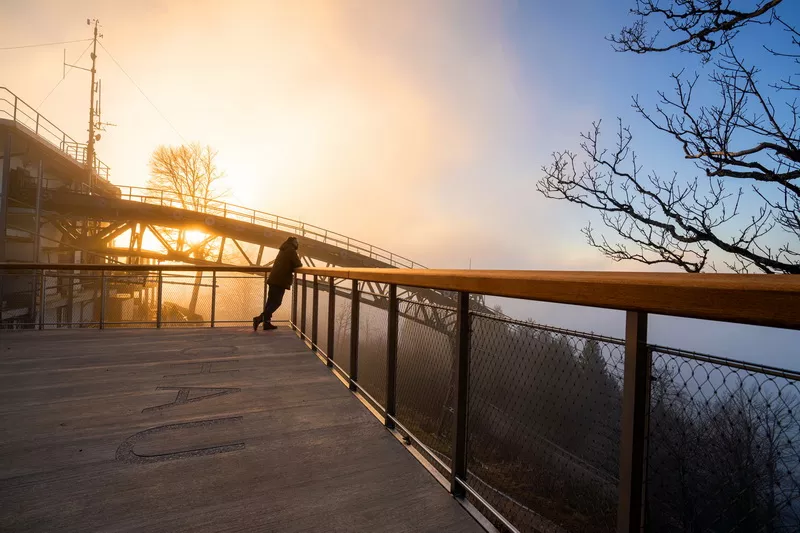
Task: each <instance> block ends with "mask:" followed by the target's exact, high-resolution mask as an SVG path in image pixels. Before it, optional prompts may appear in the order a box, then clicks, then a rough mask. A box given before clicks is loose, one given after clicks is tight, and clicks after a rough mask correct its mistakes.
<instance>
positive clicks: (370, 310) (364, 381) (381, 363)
mask: <svg viewBox="0 0 800 533" xmlns="http://www.w3.org/2000/svg"><path fill="white" fill-rule="evenodd" d="M363 289H364V290H361V291H360V295H359V302H360V303H359V305H360V307H359V315H358V383H359V385H361V387H363V388H364V390H366V392H367V393H368V394H369V395H370V396H372V397H373V398H374V399H375V400H376V401H377V402H378V403H379V404H380V406H381V407H386V348H387V344H386V343H387V336H386V332H387V328H388V324H389V312H388V309H389V307H388V305H389V296H388V295H389V293H388V287H386V286H385V285H384V284H378V283H373V284H370V286H367V287H363Z"/></svg>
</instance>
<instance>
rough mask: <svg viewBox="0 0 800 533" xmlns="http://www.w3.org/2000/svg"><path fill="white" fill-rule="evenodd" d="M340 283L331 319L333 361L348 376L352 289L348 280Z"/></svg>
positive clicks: (337, 287)
mask: <svg viewBox="0 0 800 533" xmlns="http://www.w3.org/2000/svg"><path fill="white" fill-rule="evenodd" d="M341 281H342V284H341V285H337V286H336V303H335V308H336V309H335V311H336V312H335V313H334V318H333V343H334V351H333V354H334V355H333V360H334V361H335V362H336V364H337V365H339V367H340V368H342V370H344V371H345V372H346V373H347V374H348V375H349V374H350V323H351V313H352V308H353V306H352V304H351V302H350V295H351V294H352V289H351V288H350V284H349V280H341Z"/></svg>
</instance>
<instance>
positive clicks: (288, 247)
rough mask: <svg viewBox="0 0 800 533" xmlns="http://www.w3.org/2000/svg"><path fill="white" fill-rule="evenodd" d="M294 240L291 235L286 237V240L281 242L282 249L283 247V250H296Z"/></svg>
mask: <svg viewBox="0 0 800 533" xmlns="http://www.w3.org/2000/svg"><path fill="white" fill-rule="evenodd" d="M292 240H293V239H292V238H291V237H290V238H288V239H286V240H285V241H284V242H283V244H281V248H280V249H281V250H294V249H295V247H294V244H293V243H292Z"/></svg>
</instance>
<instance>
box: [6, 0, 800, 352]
mask: <svg viewBox="0 0 800 533" xmlns="http://www.w3.org/2000/svg"><path fill="white" fill-rule="evenodd" d="M67 4H68V5H67ZM784 4H786V6H783V7H782V9H783V11H784V12H785V14H788V15H789V16H790V17H794V19H795V20H797V15H798V10H800V6H798V3H797V2H789V1H787V2H784ZM632 5H633V1H632V0H607V1H589V0H563V1H558V2H545V1H530V2H527V1H526V2H522V1H520V2H511V1H509V2H500V1H491V2H490V1H477V0H446V1H437V2H430V1H423V0H414V1H408V2H374V1H367V0H362V1H348V2H344V1H343V2H334V1H324V0H319V1H306V2H291V3H287V2H278V1H273V2H260V3H254V2H247V1H237V0H232V1H229V2H224V3H223V2H213V1H188V0H175V1H170V2H166V1H163V2H159V1H155V0H144V1H142V2H137V3H135V4H134V3H128V2H102V1H100V0H83V1H75V2H69V3H66V2H63V1H56V0H31V1H28V2H16V1H13V0H0V11H1V12H2V13H3V14H4V16H3V17H2V19H0V47H4V46H15V45H20V44H35V43H40V42H52V41H59V40H71V39H81V38H86V37H89V36H90V33H89V29H88V28H87V26H86V25H85V19H86V18H87V17H96V18H99V19H100V20H101V22H102V24H103V33H104V34H105V37H104V39H103V43H104V45H105V46H106V48H107V50H108V51H110V52H111V53H112V54H113V56H114V58H115V59H116V60H117V61H118V62H119V63H120V64H121V65H122V66H123V68H125V70H126V72H127V73H128V74H129V75H130V76H131V77H132V78H133V79H134V80H135V81H136V83H137V84H138V85H139V86H140V87H141V88H142V89H143V91H144V92H145V93H146V94H147V95H148V97H149V98H150V99H151V101H152V102H154V103H155V105H156V106H157V107H158V109H159V110H160V111H161V113H163V115H165V116H166V117H167V118H168V119H169V121H170V122H171V123H172V124H173V125H174V128H173V127H171V126H170V125H169V124H167V123H166V122H165V120H164V119H163V118H162V117H161V116H160V115H159V113H158V112H157V111H155V110H154V109H153V107H152V106H151V105H150V104H149V103H148V102H147V100H145V99H144V98H143V97H142V95H141V94H140V93H139V92H138V90H137V89H136V88H135V87H134V86H133V85H132V84H131V82H130V81H129V80H128V79H127V77H126V76H125V75H124V74H123V73H122V72H121V71H120V70H119V69H118V68H117V67H116V66H115V65H114V64H113V63H112V61H110V59H109V57H108V52H107V51H106V50H105V49H101V50H100V51H99V59H98V68H99V72H100V77H101V78H102V79H103V89H104V99H105V101H104V113H105V116H104V119H105V120H107V121H110V122H114V123H116V124H119V126H118V127H116V128H114V129H111V130H109V131H108V132H106V133H105V134H104V138H103V140H102V141H101V142H100V143H99V145H98V151H99V154H100V157H101V158H102V159H103V160H104V161H106V162H107V163H108V164H110V165H111V167H112V181H115V182H116V183H120V184H129V185H144V184H145V183H146V180H147V160H148V158H149V155H150V153H151V152H152V150H153V149H154V148H155V147H156V146H157V145H159V144H162V143H166V144H178V143H180V142H182V140H183V139H187V140H198V141H201V142H204V143H209V144H211V145H213V146H214V147H216V148H217V149H218V150H219V153H220V155H219V158H220V163H221V166H222V167H223V169H224V170H225V171H226V172H227V174H228V178H227V179H228V185H229V186H230V188H231V189H232V198H231V199H232V200H233V201H236V202H239V203H242V204H244V205H247V206H250V207H254V208H258V209H263V210H266V211H270V212H275V213H278V214H280V215H283V216H289V217H295V218H300V219H302V220H303V221H305V222H309V223H313V224H317V225H319V226H323V227H326V228H329V229H331V230H335V231H339V232H341V233H344V234H348V235H351V236H353V237H356V238H360V239H362V240H366V241H368V242H372V243H374V244H376V245H379V246H382V247H385V248H387V249H390V250H392V251H393V252H396V253H399V254H401V255H405V256H407V257H410V258H412V259H414V260H416V261H418V262H420V263H423V264H426V265H428V266H431V267H442V268H466V267H467V266H468V265H469V264H470V262H471V264H472V267H473V268H504V269H570V270H643V269H644V267H642V266H640V265H638V264H632V263H630V264H625V263H623V264H619V263H613V262H611V261H609V260H607V259H605V258H604V257H603V256H602V255H600V254H599V253H598V252H596V251H595V250H593V249H591V248H590V247H588V246H587V245H586V244H585V242H584V239H583V236H582V235H581V234H580V229H581V228H582V227H583V226H585V225H586V223H587V222H588V221H590V220H595V218H594V214H593V213H591V212H589V211H587V210H585V209H584V210H581V209H579V208H576V207H574V206H572V205H569V204H567V203H563V202H556V201H551V200H546V199H545V198H543V197H542V196H541V195H540V194H539V193H538V192H536V190H535V185H536V181H537V180H538V179H539V178H540V177H541V171H540V168H541V167H542V166H543V165H546V164H548V162H549V160H550V154H551V153H552V152H553V151H556V150H563V149H572V150H577V148H578V144H579V133H580V132H581V131H586V130H587V129H588V128H589V127H590V125H591V122H592V121H593V120H598V119H602V120H603V123H604V125H605V130H604V131H606V139H608V140H613V139H612V138H610V135H611V134H612V133H613V128H614V127H615V122H614V121H615V120H616V118H617V117H622V118H623V120H625V121H626V122H627V123H629V124H630V125H631V126H632V129H633V133H634V135H635V148H636V149H637V151H639V153H640V155H641V157H642V160H643V162H644V164H645V166H646V168H653V169H656V170H658V171H660V172H662V173H667V174H669V173H671V172H672V171H673V170H680V171H681V173H682V174H681V176H682V177H684V176H685V177H686V178H691V177H693V176H695V175H696V174H697V172H696V171H695V170H694V168H693V167H692V166H691V165H690V164H687V163H686V162H685V161H684V160H683V158H682V154H681V152H680V150H679V147H678V146H677V145H676V144H675V143H673V142H671V141H670V140H669V139H667V138H665V137H664V136H663V135H662V134H659V133H657V132H654V131H653V130H652V128H650V127H649V126H647V125H646V124H645V123H644V122H643V121H642V120H641V119H639V118H638V117H637V116H636V115H635V113H634V112H633V111H632V110H631V108H630V104H631V96H633V95H635V94H639V95H641V97H642V101H643V102H645V103H646V104H653V103H654V102H655V101H656V91H657V90H658V89H665V90H667V91H670V90H671V83H670V80H669V74H670V73H671V72H675V71H678V70H680V69H682V68H685V69H686V70H687V72H694V71H697V72H699V73H700V74H701V76H705V75H706V74H707V72H708V70H707V69H708V67H707V66H703V65H702V64H701V63H700V61H699V59H698V58H697V57H696V56H692V55H689V54H682V53H679V52H674V53H669V54H662V55H648V56H636V55H633V54H620V53H616V52H614V51H613V50H612V48H611V45H610V43H608V42H607V41H605V37H606V36H607V35H609V34H610V33H613V32H616V31H618V30H619V29H620V28H621V27H622V26H623V25H625V24H628V23H630V22H631V21H632V19H631V18H630V16H629V15H628V10H629V9H630V7H632ZM769 36H770V33H768V32H767V31H766V30H765V29H763V28H755V29H754V30H748V32H747V33H746V34H744V35H743V36H742V38H741V39H740V40H739V41H738V42H739V50H740V51H742V52H743V53H744V52H746V53H747V54H748V56H749V55H751V54H752V56H753V57H758V58H759V59H763V57H764V54H763V52H762V51H761V50H760V48H759V45H760V44H761V43H763V42H765V41H766V40H767V39H769V38H770V37H769ZM66 48H67V57H68V60H69V61H74V60H77V57H78V56H79V55H80V53H81V51H82V50H83V49H84V44H83V43H77V44H73V45H68V46H66ZM61 57H62V47H60V46H56V47H50V48H33V49H25V50H14V51H0V72H3V73H4V76H3V80H2V82H0V85H5V86H7V87H8V88H9V89H11V90H12V91H14V92H16V93H17V94H18V95H19V96H21V97H22V98H24V99H25V100H27V101H29V102H31V103H33V104H34V106H37V105H38V104H39V102H41V101H42V100H43V99H44V97H45V96H46V95H47V93H48V92H49V91H50V90H51V89H52V88H53V87H54V86H55V84H56V83H58V81H59V79H60V77H61ZM81 64H82V65H83V66H87V57H84V58H83V60H82V62H81ZM765 66H766V67H767V70H768V71H769V69H770V68H777V67H776V66H772V65H771V63H765ZM767 73H768V72H767ZM87 90H88V80H87V79H86V76H84V73H83V72H80V71H77V70H76V71H73V72H71V73H70V74H69V75H68V76H67V78H66V79H65V80H64V81H63V82H62V83H61V84H60V85H59V86H58V88H57V89H56V90H55V91H54V92H53V94H52V95H51V96H50V97H49V98H48V99H47V101H46V102H45V103H44V104H43V105H42V106H41V109H40V111H41V112H42V113H43V114H44V115H45V116H47V117H48V118H51V119H52V120H53V121H54V122H55V123H56V124H58V125H60V126H61V127H63V128H64V129H66V130H67V131H70V132H73V135H74V136H76V137H77V136H80V135H85V133H84V131H85V129H86V128H85V116H84V115H85V114H86V110H85V105H84V101H85V100H86V92H87ZM176 130H177V131H176ZM504 305H505V306H506V307H507V308H509V310H512V311H514V312H515V314H517V315H520V316H522V317H523V318H524V317H525V316H526V315H534V318H537V320H540V321H542V322H548V321H550V322H556V325H560V326H565V327H571V328H574V329H584V330H595V331H598V332H602V331H603V330H607V332H608V333H614V334H616V333H618V331H616V330H615V328H617V324H618V323H619V321H618V320H617V319H615V318H607V317H609V316H611V315H608V314H607V313H604V312H597V313H590V314H588V315H587V314H586V313H584V312H578V311H574V310H571V309H569V308H566V307H562V308H561V310H560V311H557V312H556V311H553V310H552V309H551V308H548V307H547V306H544V307H542V306H539V307H535V308H531V307H529V306H528V305H527V304H510V303H509V304H507V305H506V304H504ZM541 309H550V310H541ZM667 324H670V323H669V322H667ZM693 324H694V325H693V326H680V327H681V328H684V329H685V328H688V329H686V331H689V330H691V331H692V332H693V333H691V334H689V335H682V336H681V339H682V342H683V343H684V344H683V347H690V348H691V347H694V348H696V349H703V350H709V351H710V350H712V349H714V348H715V347H719V349H720V350H723V351H729V350H731V349H735V347H736V346H740V347H741V346H745V345H748V342H749V341H747V339H751V338H752V337H753V334H752V332H751V330H749V329H747V328H740V327H733V328H731V327H725V328H721V329H720V328H717V329H713V328H712V329H711V330H709V329H708V328H707V327H706V326H704V325H702V323H699V322H695V323H693ZM660 327H661V326H659V325H658V324H655V325H654V328H656V329H654V331H656V330H657V329H658V328H660ZM676 327H677V326H676ZM664 328H666V329H669V328H667V326H664ZM617 330H618V328H617ZM714 332H716V333H714ZM756 337H757V338H763V341H759V342H763V343H766V344H765V346H766V348H765V352H769V353H787V352H790V351H792V349H790V348H789V346H791V343H790V344H787V342H790V341H787V340H786V339H787V338H788V337H786V336H785V335H784V334H779V335H772V334H767V333H764V334H763V335H756ZM737 338H739V339H740V341H739V342H737V341H735V339H737ZM709 339H710V340H709ZM731 339H734V341H732V340H731ZM773 339H778V340H777V341H774V342H778V344H777V345H771V344H769V343H772V342H773ZM659 342H661V341H659ZM743 351H745V352H750V351H752V350H749V349H748V350H743ZM794 352H795V353H796V350H794ZM741 356H748V357H749V355H747V354H742V355H741Z"/></svg>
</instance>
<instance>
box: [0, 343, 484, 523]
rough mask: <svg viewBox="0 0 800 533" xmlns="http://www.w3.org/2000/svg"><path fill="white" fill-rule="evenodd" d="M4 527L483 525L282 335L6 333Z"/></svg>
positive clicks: (0, 483)
mask: <svg viewBox="0 0 800 533" xmlns="http://www.w3.org/2000/svg"><path fill="white" fill-rule="evenodd" d="M0 432H2V433H1V435H2V439H0V530H2V531H101V530H102V531H148V532H149V531H170V532H173V531H186V530H192V531H390V532H402V531H409V532H411V531H413V532H418V531H457V532H470V531H482V529H481V528H480V527H479V526H478V524H477V523H476V522H475V521H474V520H473V519H472V517H471V516H470V515H469V514H468V513H467V512H466V511H464V510H463V509H462V508H461V507H460V506H459V505H458V504H457V503H456V502H455V500H453V499H452V498H451V497H450V495H449V494H448V493H447V491H446V490H445V489H443V488H442V487H441V485H439V484H438V483H437V482H436V480H434V479H433V477H431V475H430V474H429V473H428V472H426V471H425V469H424V468H423V467H422V465H420V464H419V463H418V462H417V461H416V460H415V459H414V458H413V457H412V456H411V454H410V453H408V451H407V450H405V449H404V448H403V445H402V444H401V443H400V442H398V441H397V440H396V439H395V438H394V437H393V436H392V435H391V434H390V433H389V432H388V431H386V430H385V429H384V428H383V427H382V425H381V424H380V422H379V421H378V420H376V419H375V417H374V416H372V415H371V414H370V413H369V412H368V411H367V410H366V408H365V407H364V406H363V405H362V404H361V403H360V402H359V401H358V400H357V399H356V398H355V397H353V396H352V394H351V393H350V392H349V391H348V390H347V388H346V387H344V386H343V385H342V384H341V382H339V381H338V380H337V379H336V378H335V377H334V376H333V375H332V374H331V373H330V372H329V371H328V370H327V368H326V367H325V365H323V364H322V363H320V362H319V360H318V359H317V358H316V357H315V356H314V355H313V354H311V352H310V351H309V350H308V349H307V348H306V346H305V345H304V344H303V343H302V342H301V341H300V340H299V339H298V338H297V337H296V336H295V335H294V334H292V333H291V332H289V330H288V329H283V330H278V331H275V332H261V331H259V332H257V333H253V332H252V331H250V330H248V329H233V328H231V329H215V330H210V329H191V330H176V329H172V330H104V331H97V330H51V331H41V332H40V331H31V332H7V331H5V332H0Z"/></svg>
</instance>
